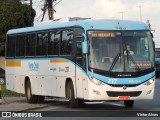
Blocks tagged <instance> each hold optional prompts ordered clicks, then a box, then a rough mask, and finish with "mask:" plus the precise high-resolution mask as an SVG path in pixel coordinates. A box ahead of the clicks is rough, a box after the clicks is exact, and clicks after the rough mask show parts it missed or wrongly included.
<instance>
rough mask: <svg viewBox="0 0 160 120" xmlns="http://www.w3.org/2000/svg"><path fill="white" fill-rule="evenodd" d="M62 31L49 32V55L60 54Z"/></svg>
mask: <svg viewBox="0 0 160 120" xmlns="http://www.w3.org/2000/svg"><path fill="white" fill-rule="evenodd" d="M59 42H60V31H53V32H50V33H49V41H48V55H59Z"/></svg>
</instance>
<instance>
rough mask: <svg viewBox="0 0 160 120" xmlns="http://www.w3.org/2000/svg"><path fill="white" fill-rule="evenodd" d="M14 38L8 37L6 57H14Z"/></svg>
mask: <svg viewBox="0 0 160 120" xmlns="http://www.w3.org/2000/svg"><path fill="white" fill-rule="evenodd" d="M15 44H16V36H8V39H7V57H15V46H16V45H15Z"/></svg>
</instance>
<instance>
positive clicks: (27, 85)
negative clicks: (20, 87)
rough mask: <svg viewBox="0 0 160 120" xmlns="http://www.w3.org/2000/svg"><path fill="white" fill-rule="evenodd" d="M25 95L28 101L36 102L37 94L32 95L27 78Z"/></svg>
mask: <svg viewBox="0 0 160 120" xmlns="http://www.w3.org/2000/svg"><path fill="white" fill-rule="evenodd" d="M25 95H26V98H27V102H28V103H37V101H38V96H37V95H32V89H31V83H30V81H29V80H27V81H26V84H25Z"/></svg>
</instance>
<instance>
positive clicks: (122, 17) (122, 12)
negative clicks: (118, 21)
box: [120, 11, 124, 20]
mask: <svg viewBox="0 0 160 120" xmlns="http://www.w3.org/2000/svg"><path fill="white" fill-rule="evenodd" d="M120 13H121V14H122V20H123V14H124V12H123V11H122V12H120Z"/></svg>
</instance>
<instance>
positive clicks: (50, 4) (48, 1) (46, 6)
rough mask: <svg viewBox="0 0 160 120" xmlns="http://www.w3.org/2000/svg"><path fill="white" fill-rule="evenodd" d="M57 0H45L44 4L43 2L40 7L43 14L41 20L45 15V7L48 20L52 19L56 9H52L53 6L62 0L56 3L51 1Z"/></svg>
mask: <svg viewBox="0 0 160 120" xmlns="http://www.w3.org/2000/svg"><path fill="white" fill-rule="evenodd" d="M55 1H57V0H45V4H44V8H43V9H42V11H43V16H42V19H41V22H42V21H43V19H44V16H45V13H46V9H48V17H49V20H53V19H54V12H56V10H55V9H54V7H55V6H56V5H57V4H58V3H60V2H61V1H62V0H59V1H58V2H57V3H55V4H54V5H53V2H55Z"/></svg>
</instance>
